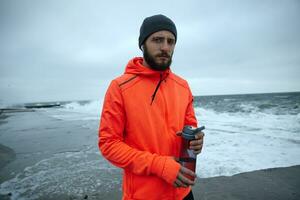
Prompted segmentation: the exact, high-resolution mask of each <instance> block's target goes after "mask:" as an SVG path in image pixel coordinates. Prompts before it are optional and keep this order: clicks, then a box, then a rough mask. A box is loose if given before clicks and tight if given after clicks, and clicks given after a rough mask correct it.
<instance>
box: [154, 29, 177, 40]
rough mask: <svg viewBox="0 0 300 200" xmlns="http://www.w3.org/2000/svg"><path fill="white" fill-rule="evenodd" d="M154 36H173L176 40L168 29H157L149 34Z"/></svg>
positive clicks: (172, 37) (173, 37)
mask: <svg viewBox="0 0 300 200" xmlns="http://www.w3.org/2000/svg"><path fill="white" fill-rule="evenodd" d="M153 37H164V38H171V39H174V40H175V36H174V35H173V33H172V32H170V31H166V30H162V31H157V32H155V33H153V34H151V35H150V36H149V38H153Z"/></svg>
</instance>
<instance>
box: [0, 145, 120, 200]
mask: <svg viewBox="0 0 300 200" xmlns="http://www.w3.org/2000/svg"><path fill="white" fill-rule="evenodd" d="M99 158H100V159H99ZM119 174H120V173H118V169H116V168H115V167H112V166H111V165H110V164H109V163H108V162H107V161H105V160H104V159H101V156H100V155H99V151H98V150H97V149H93V150H91V149H89V150H84V151H79V152H65V153H59V154H55V155H54V156H53V157H51V158H48V159H44V160H42V161H40V162H38V163H36V164H35V165H33V166H30V167H27V168H25V170H24V171H23V172H22V173H20V174H18V175H17V176H16V177H15V178H13V179H10V180H8V181H6V182H3V183H2V184H1V185H0V194H2V195H6V194H8V193H11V194H12V196H11V199H24V200H28V199H41V198H43V197H48V198H51V197H52V198H53V197H55V195H56V196H59V195H67V196H69V197H72V199H77V198H79V199H82V197H84V196H85V195H87V194H95V193H98V194H99V193H100V192H107V191H109V190H111V188H115V187H116V185H117V186H118V185H119V184H120V175H119ZM89 199H91V198H90V196H89Z"/></svg>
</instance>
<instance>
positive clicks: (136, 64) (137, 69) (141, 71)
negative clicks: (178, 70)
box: [125, 57, 171, 77]
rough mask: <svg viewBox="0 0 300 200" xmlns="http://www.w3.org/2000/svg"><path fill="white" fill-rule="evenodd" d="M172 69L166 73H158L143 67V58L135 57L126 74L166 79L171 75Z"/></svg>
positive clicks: (130, 62) (129, 63) (127, 67)
mask: <svg viewBox="0 0 300 200" xmlns="http://www.w3.org/2000/svg"><path fill="white" fill-rule="evenodd" d="M170 71H171V70H170V69H166V70H165V71H156V70H153V69H150V68H148V67H146V66H144V65H143V58H142V57H135V58H133V59H131V60H130V61H129V62H128V64H127V66H126V69H125V74H136V75H145V76H160V75H163V77H166V76H167V75H168V74H169V73H170Z"/></svg>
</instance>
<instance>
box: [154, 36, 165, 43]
mask: <svg viewBox="0 0 300 200" xmlns="http://www.w3.org/2000/svg"><path fill="white" fill-rule="evenodd" d="M152 41H154V42H155V43H162V42H163V41H164V38H162V37H154V38H152Z"/></svg>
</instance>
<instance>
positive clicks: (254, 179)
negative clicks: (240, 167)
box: [0, 111, 300, 200]
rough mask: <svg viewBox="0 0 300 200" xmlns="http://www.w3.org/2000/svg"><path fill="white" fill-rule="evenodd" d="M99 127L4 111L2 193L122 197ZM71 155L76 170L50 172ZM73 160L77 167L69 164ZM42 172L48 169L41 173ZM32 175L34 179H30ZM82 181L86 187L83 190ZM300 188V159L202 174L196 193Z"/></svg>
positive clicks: (297, 195) (284, 192)
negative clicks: (211, 175) (102, 148)
mask: <svg viewBox="0 0 300 200" xmlns="http://www.w3.org/2000/svg"><path fill="white" fill-rule="evenodd" d="M91 127H92V128H91ZM97 128H98V121H96V120H95V121H94V122H92V125H90V126H86V122H84V121H63V120H59V119H55V118H52V117H49V116H48V115H46V114H45V113H43V112H40V111H37V112H16V113H13V112H12V113H8V114H7V113H6V114H5V116H4V114H3V113H2V114H1V115H0V143H2V144H1V145H0V158H1V159H0V184H1V188H4V187H6V188H8V189H6V190H5V193H2V194H1V195H0V199H10V198H11V197H13V198H15V199H18V198H16V195H17V194H18V195H19V196H20V197H25V198H24V199H32V198H31V197H32V195H33V194H37V196H38V197H36V199H46V200H47V199H49V200H50V199H62V200H64V199H66V200H67V199H68V200H70V199H121V179H122V178H121V173H122V172H121V170H120V169H117V168H115V167H112V166H111V165H110V164H109V163H108V162H107V161H106V160H105V159H103V158H102V156H101V154H100V153H99V152H98V149H97ZM258 159H260V158H258ZM46 161H47V162H46ZM68 161H70V163H71V164H69V165H66V167H68V168H67V170H66V171H70V172H72V173H70V175H68V174H67V175H64V174H59V173H58V174H57V175H55V174H54V175H53V172H50V170H52V169H58V171H59V170H63V168H61V167H60V168H59V167H58V166H60V165H61V163H59V162H68ZM81 162H82V163H81ZM72 165H74V166H75V168H70V167H72ZM77 165H78V167H77ZM87 166H88V167H87ZM41 167H42V168H41ZM40 169H43V171H39V170H40ZM72 170H75V172H73V171H72ZM76 170H78V172H76ZM48 172H49V173H48ZM54 172H55V171H54ZM41 173H43V175H42V176H38V175H39V174H41ZM18 175H19V176H18ZM17 176H18V177H21V178H19V179H17V180H18V181H11V180H13V179H14V178H16V177H17ZM60 176H65V177H63V178H61V177H60ZM77 176H78V177H77ZM35 177H37V178H36V179H34V178H35ZM45 177H46V179H42V178H45ZM53 177H54V178H53ZM85 177H87V179H85ZM70 179H71V180H70ZM28 180H31V182H26V181H28ZM68 180H70V181H69V182H68ZM65 182H66V183H65ZM10 184H11V187H10ZM29 184H33V187H29ZM53 185H56V186H55V187H54V188H56V190H55V192H49V189H48V188H51V187H52V186H53ZM60 185H62V186H64V185H66V186H65V187H60ZM20 187H21V188H20ZM22 187H23V188H22ZM78 187H82V191H81V189H78ZM299 188H300V165H298V166H292V167H285V168H273V169H266V170H258V171H254V172H247V173H241V174H237V175H234V176H229V177H214V178H201V179H198V180H197V184H196V185H195V186H194V187H193V192H194V196H195V199H204V200H219V199H220V200H221V199H225V200H226V199H228V200H235V199H236V200H237V199H243V200H248V199H249V200H250V199H252V200H259V199H272V200H286V199H288V200H294V199H295V200H296V199H300V192H299ZM24 190H25V191H26V192H24ZM2 191H3V190H2ZM22 192H23V193H22Z"/></svg>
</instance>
